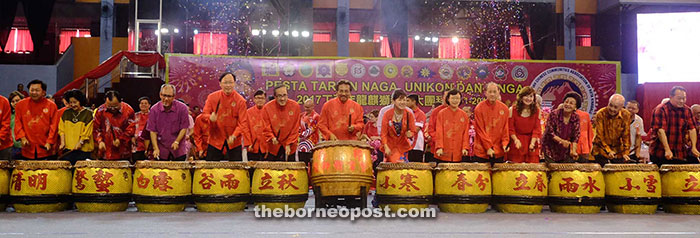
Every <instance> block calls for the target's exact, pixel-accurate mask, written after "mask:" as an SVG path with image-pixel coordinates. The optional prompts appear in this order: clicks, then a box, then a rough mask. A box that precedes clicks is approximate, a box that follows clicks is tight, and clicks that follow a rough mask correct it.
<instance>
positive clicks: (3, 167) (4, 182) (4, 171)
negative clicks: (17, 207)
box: [0, 160, 12, 211]
mask: <svg viewBox="0 0 700 238" xmlns="http://www.w3.org/2000/svg"><path fill="white" fill-rule="evenodd" d="M10 169H12V167H11V166H10V162H9V161H7V160H0V211H5V207H6V206H7V203H9V201H10Z"/></svg>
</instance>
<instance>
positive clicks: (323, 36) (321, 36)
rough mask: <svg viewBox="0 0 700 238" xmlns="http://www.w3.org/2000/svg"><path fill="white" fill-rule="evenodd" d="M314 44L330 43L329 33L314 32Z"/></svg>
mask: <svg viewBox="0 0 700 238" xmlns="http://www.w3.org/2000/svg"><path fill="white" fill-rule="evenodd" d="M313 41H314V42H331V33H319V32H314V39H313Z"/></svg>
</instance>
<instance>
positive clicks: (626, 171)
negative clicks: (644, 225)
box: [603, 164, 661, 214]
mask: <svg viewBox="0 0 700 238" xmlns="http://www.w3.org/2000/svg"><path fill="white" fill-rule="evenodd" d="M603 172H604V173H605V202H606V203H607V207H608V210H609V211H611V212H618V213H626V214H654V213H656V208H657V207H658V205H659V200H660V199H661V187H660V186H661V181H659V180H661V176H660V175H659V167H657V166H656V165H653V164H606V165H605V167H603Z"/></svg>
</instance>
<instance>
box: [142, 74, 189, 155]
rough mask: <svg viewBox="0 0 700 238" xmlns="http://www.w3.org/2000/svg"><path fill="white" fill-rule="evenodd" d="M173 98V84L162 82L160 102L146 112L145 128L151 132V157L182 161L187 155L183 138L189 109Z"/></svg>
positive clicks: (187, 123)
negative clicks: (146, 121)
mask: <svg viewBox="0 0 700 238" xmlns="http://www.w3.org/2000/svg"><path fill="white" fill-rule="evenodd" d="M174 99H175V86H174V85H172V84H163V86H161V87H160V102H158V103H156V104H155V105H153V107H151V110H150V113H149V114H148V123H147V126H146V130H148V131H149V132H150V134H151V144H152V145H153V157H154V158H157V159H158V160H174V161H184V160H185V159H186V156H187V147H186V146H184V141H183V139H184V138H185V133H186V132H187V128H189V126H190V120H189V110H188V107H187V105H185V104H184V103H182V102H180V101H177V100H174ZM180 143H182V144H183V146H181V145H180Z"/></svg>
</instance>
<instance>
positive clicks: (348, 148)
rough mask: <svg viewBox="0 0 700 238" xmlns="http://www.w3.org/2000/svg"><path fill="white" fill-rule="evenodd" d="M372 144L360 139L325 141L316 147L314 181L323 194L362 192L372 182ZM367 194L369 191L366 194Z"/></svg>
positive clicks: (339, 194) (338, 194)
mask: <svg viewBox="0 0 700 238" xmlns="http://www.w3.org/2000/svg"><path fill="white" fill-rule="evenodd" d="M370 149H371V147H369V146H368V145H367V143H364V142H359V141H325V142H321V143H319V144H317V145H316V146H315V147H314V153H313V160H312V165H311V183H312V184H313V185H314V186H318V187H319V188H320V189H321V194H322V196H324V197H325V196H361V195H362V194H360V189H361V188H362V187H365V188H366V191H367V192H369V188H370V186H371V185H372V181H373V180H372V179H373V178H374V173H373V172H372V154H371V152H370ZM364 195H367V194H364Z"/></svg>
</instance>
